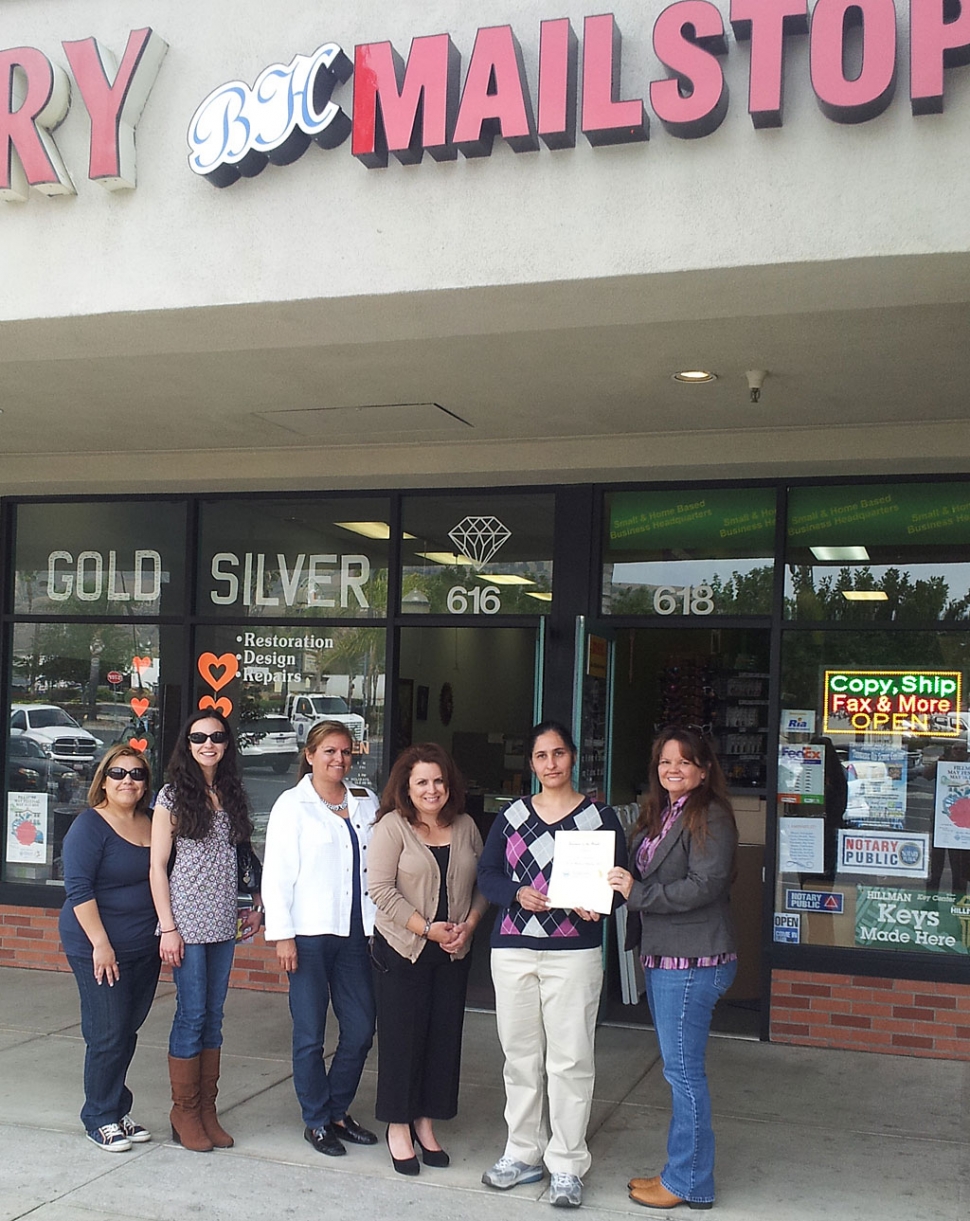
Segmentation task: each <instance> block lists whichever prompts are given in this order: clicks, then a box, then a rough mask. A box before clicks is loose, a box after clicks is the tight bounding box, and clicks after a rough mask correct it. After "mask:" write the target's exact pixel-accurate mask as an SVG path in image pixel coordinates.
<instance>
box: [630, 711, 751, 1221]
mask: <svg viewBox="0 0 970 1221" xmlns="http://www.w3.org/2000/svg"><path fill="white" fill-rule="evenodd" d="M737 843H738V832H737V827H736V826H735V822H734V813H733V811H732V809H731V801H730V798H729V797H728V793H727V784H726V781H725V779H724V773H723V772H722V771H721V766H720V764H719V763H718V760H717V756H716V755H715V754H714V752H713V750H712V749H711V745H710V743H709V742H708V741H707V739H706V738H702V737H700V736H699V735H698V734H697V733H695V732H694V731H693V730H690V729H684V728H682V727H679V726H671V727H669V728H667V729H665V730H663V732H662V733H661V734H660V736H659V737H658V738H657V740H656V742H654V746H653V754H652V756H651V759H650V787H649V790H648V792H647V795H646V799H645V801H644V803H643V807H642V813H641V816H640V820H639V822H638V823H637V826H636V829H635V831H634V834H633V841H632V844H631V847H630V868H629V870H627V869H621V868H616V869H612V870H610V873H609V875H608V877H609V882H610V885H611V886H612V887H613V889H614V890H617V891H619V892H620V894H622V895H623V896H624V897H625V898H626V901H627V911H628V912H629V913H630V922H629V925H628V932H627V949H633V948H634V947H635V946H636V945H637V943H638V942H639V949H640V959H641V962H642V963H643V968H644V976H645V979H646V984H647V1000H648V1001H649V1003H650V1012H651V1014H652V1016H653V1024H654V1028H655V1030H656V1032H657V1041H658V1042H659V1044H660V1054H661V1056H662V1058H663V1065H664V1077H665V1078H666V1079H667V1082H668V1083H669V1085H670V1091H671V1099H672V1115H671V1120H670V1129H669V1132H668V1136H667V1162H666V1165H665V1166H664V1168H663V1170H662V1171H661V1173H660V1174H658V1175H651V1176H650V1177H648V1178H636V1179H632V1180H631V1181H630V1184H629V1190H630V1199H631V1200H633V1201H634V1202H635V1203H637V1204H642V1205H644V1206H645V1207H646V1208H655V1209H668V1208H676V1207H677V1205H678V1204H687V1205H689V1206H690V1207H691V1208H695V1209H696V1208H701V1209H704V1208H710V1207H711V1205H712V1204H713V1202H714V1130H713V1128H712V1126H711V1098H710V1092H709V1090H708V1085H707V1072H706V1069H705V1065H704V1061H705V1056H706V1052H707V1039H708V1034H709V1033H710V1028H711V1015H712V1014H713V1012H714V1006H715V1005H716V1004H717V1002H718V1000H719V999H720V998H721V997H722V996H723V995H724V993H725V992H726V991H727V989H728V988H729V987H730V986H731V984H732V983H733V981H734V977H735V974H736V973H737V967H738V963H737V958H738V956H737V942H736V939H735V934H734V925H733V922H732V919H731V907H730V891H731V880H732V878H733V875H734V856H735V850H736V848H737ZM637 916H639V918H638V919H637V918H636V917H637Z"/></svg>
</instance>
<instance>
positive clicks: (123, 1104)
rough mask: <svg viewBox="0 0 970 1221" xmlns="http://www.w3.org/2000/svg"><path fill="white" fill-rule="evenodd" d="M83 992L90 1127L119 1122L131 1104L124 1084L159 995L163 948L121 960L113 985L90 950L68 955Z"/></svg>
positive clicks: (84, 1112) (85, 1116)
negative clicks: (98, 972) (99, 972)
mask: <svg viewBox="0 0 970 1221" xmlns="http://www.w3.org/2000/svg"><path fill="white" fill-rule="evenodd" d="M67 961H68V962H69V963H70V964H71V970H72V971H73V972H74V978H75V979H76V980H77V990H78V992H79V994H80V997H81V1033H82V1035H83V1036H84V1043H85V1052H84V1106H83V1107H82V1108H81V1123H83V1124H84V1127H85V1129H86V1130H87V1131H88V1132H93V1131H94V1130H95V1128H103V1127H104V1126H105V1124H109V1123H118V1122H119V1120H120V1119H122V1117H123V1116H125V1115H127V1114H128V1112H129V1111H130V1110H131V1090H129V1089H128V1086H127V1085H126V1084H125V1077H126V1076H127V1073H128V1066H129V1065H130V1064H131V1061H132V1057H133V1056H134V1054H135V1046H136V1044H137V1042H138V1030H139V1028H140V1027H141V1024H142V1022H144V1020H145V1018H146V1017H147V1016H148V1011H149V1010H150V1009H151V1007H152V1001H153V1000H154V999H155V985H156V984H157V983H158V972H159V968H160V967H161V965H162V962H161V959H160V958H159V956H158V950H152V951H151V953H150V954H143V955H141V956H140V957H138V958H131V959H128V960H126V961H124V962H119V963H118V982H117V983H116V984H115V985H114V986H113V987H109V986H108V984H106V983H105V984H99V983H98V981H97V980H96V979H95V978H94V967H93V961H92V959H91V957H90V955H88V956H87V957H84V958H80V957H77V958H76V957H74V956H73V955H68V959H67Z"/></svg>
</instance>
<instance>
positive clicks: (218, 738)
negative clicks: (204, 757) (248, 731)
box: [188, 729, 229, 746]
mask: <svg viewBox="0 0 970 1221" xmlns="http://www.w3.org/2000/svg"><path fill="white" fill-rule="evenodd" d="M188 737H189V741H190V742H194V743H195V745H196V746H201V745H202V743H203V742H209V741H212V742H215V744H216V745H217V746H221V745H222V743H223V742H228V741H229V735H228V734H227V733H226V731H225V730H224V729H217V730H216V731H215V733H203V732H202V730H201V729H196V730H193V732H192V733H190V734H189V735H188Z"/></svg>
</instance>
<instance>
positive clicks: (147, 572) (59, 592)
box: [47, 547, 162, 602]
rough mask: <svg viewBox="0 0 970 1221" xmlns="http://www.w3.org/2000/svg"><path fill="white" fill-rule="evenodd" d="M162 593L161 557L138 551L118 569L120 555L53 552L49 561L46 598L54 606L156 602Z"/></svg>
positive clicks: (149, 549) (141, 549) (148, 549)
mask: <svg viewBox="0 0 970 1221" xmlns="http://www.w3.org/2000/svg"><path fill="white" fill-rule="evenodd" d="M161 592H162V557H161V555H160V554H159V553H158V552H157V551H154V550H152V549H151V548H147V547H146V548H139V549H138V550H136V551H135V553H134V556H133V558H132V560H131V561H126V560H123V561H122V564H121V565H120V566H119V563H118V552H117V551H113V550H111V551H109V552H108V554H107V556H105V554H104V553H103V552H101V551H79V552H78V554H77V557H76V558H75V556H74V555H72V554H71V552H70V551H52V552H51V553H50V554H49V555H48V557H47V596H48V597H49V598H50V600H51V601H52V602H67V601H68V600H69V599H70V598H72V597H74V598H77V599H79V600H80V601H81V602H101V601H102V600H104V601H106V602H155V601H157V600H158V598H159V597H160V595H161Z"/></svg>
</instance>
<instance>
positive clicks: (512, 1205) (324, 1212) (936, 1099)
mask: <svg viewBox="0 0 970 1221" xmlns="http://www.w3.org/2000/svg"><path fill="white" fill-rule="evenodd" d="M173 991H174V990H173V988H172V987H171V985H163V986H161V987H160V988H159V993H158V996H157V998H156V1002H155V1005H154V1008H153V1011H152V1013H151V1015H150V1017H149V1019H148V1022H147V1023H146V1025H145V1027H144V1029H143V1031H142V1036H141V1040H140V1044H139V1050H138V1054H137V1056H136V1057H135V1063H134V1066H133V1070H132V1075H131V1078H130V1084H131V1086H132V1089H133V1090H134V1092H135V1099H136V1103H135V1114H136V1117H137V1118H138V1119H139V1120H140V1122H142V1123H144V1124H146V1125H148V1126H149V1127H150V1128H151V1129H152V1130H153V1132H154V1133H155V1139H154V1140H153V1141H152V1142H151V1143H150V1144H147V1145H141V1146H136V1147H135V1149H134V1150H132V1152H130V1153H127V1154H108V1153H104V1152H103V1151H101V1150H99V1149H96V1148H95V1147H94V1146H93V1145H92V1144H91V1143H90V1142H89V1141H87V1140H86V1139H85V1138H84V1135H83V1132H82V1130H81V1127H80V1123H79V1121H78V1118H77V1112H78V1109H79V1107H80V1103H81V1068H82V1059H83V1053H84V1044H83V1042H82V1040H81V1037H80V1029H79V1024H78V1004H77V991H76V987H75V984H74V979H73V977H72V976H71V975H58V974H54V973H49V972H42V971H25V970H16V969H11V968H3V969H0V1099H2V1103H0V1138H2V1140H3V1158H2V1166H3V1168H2V1170H0V1221H13V1219H14V1218H20V1217H27V1216H29V1217H30V1218H31V1221H136V1219H137V1221H145V1219H146V1218H151V1219H153V1221H182V1219H184V1218H189V1217H205V1218H207V1219H211V1221H230V1219H232V1221H263V1219H264V1218H267V1219H268V1218H272V1219H273V1221H280V1219H286V1218H294V1219H296V1221H301V1219H303V1218H307V1219H310V1218H314V1219H316V1218H320V1217H326V1218H334V1219H335V1221H336V1219H337V1218H340V1219H347V1221H350V1218H353V1217H360V1218H364V1219H365V1221H385V1219H386V1221H392V1219H393V1221H397V1219H398V1218H401V1217H402V1216H411V1217H414V1218H420V1221H439V1218H440V1219H441V1221H445V1219H451V1218H456V1217H458V1218H469V1219H470V1221H540V1219H541V1218H543V1217H546V1216H548V1215H549V1214H548V1213H547V1211H546V1210H547V1208H548V1204H547V1201H546V1196H545V1190H546V1186H547V1183H536V1184H532V1185H530V1186H526V1187H520V1188H516V1189H515V1190H513V1191H510V1192H506V1193H499V1192H495V1191H491V1190H489V1189H488V1188H485V1187H483V1186H482V1185H481V1182H480V1178H481V1174H482V1171H483V1170H484V1169H485V1167H486V1166H488V1165H489V1164H491V1162H492V1161H494V1160H495V1158H496V1157H498V1155H499V1154H500V1153H501V1152H502V1146H503V1140H504V1127H503V1123H502V1106H503V1091H502V1080H501V1055H500V1052H499V1048H498V1042H497V1039H496V1037H495V1023H494V1019H493V1018H492V1017H491V1016H490V1015H488V1014H469V1015H468V1020H467V1025H466V1033H465V1058H464V1069H463V1074H462V1078H463V1080H462V1109H461V1114H460V1115H459V1117H458V1119H456V1120H454V1121H453V1122H451V1123H448V1124H442V1125H441V1126H440V1135H441V1138H442V1143H443V1144H444V1145H445V1146H446V1147H447V1149H448V1150H449V1152H450V1153H451V1156H452V1165H451V1166H450V1167H449V1168H448V1169H446V1170H429V1169H427V1168H422V1172H421V1175H420V1177H419V1178H417V1179H405V1178H402V1177H401V1176H399V1175H396V1174H394V1172H393V1170H392V1169H391V1166H390V1162H389V1160H388V1156H387V1153H386V1150H385V1149H384V1148H383V1145H381V1146H378V1147H377V1148H375V1149H350V1150H349V1151H348V1153H347V1156H346V1157H344V1158H341V1159H328V1158H324V1157H321V1156H320V1155H319V1154H317V1153H315V1152H314V1151H313V1149H312V1148H311V1147H310V1146H309V1145H308V1144H307V1143H306V1142H305V1141H304V1140H303V1138H302V1133H303V1126H302V1123H301V1121H300V1114H299V1109H298V1107H297V1104H296V1099H295V1097H294V1094H293V1086H292V1082H291V1080H290V1063H289V1039H290V1023H289V1013H288V1011H287V1006H286V998H285V996H281V995H279V994H270V993H256V992H241V991H234V992H231V993H230V996H229V1003H228V1007H227V1028H226V1045H225V1050H224V1059H223V1072H224V1075H223V1082H222V1086H223V1090H222V1096H221V1099H220V1103H221V1105H220V1110H221V1112H222V1113H223V1116H224V1118H225V1121H226V1125H227V1127H228V1128H229V1129H230V1131H231V1132H232V1133H233V1134H234V1136H235V1137H236V1142H237V1143H236V1147H235V1148H234V1149H231V1150H228V1151H225V1152H214V1153H210V1154H196V1153H187V1152H186V1151H184V1150H182V1149H180V1148H178V1147H176V1146H174V1145H172V1144H170V1143H169V1142H168V1141H167V1139H166V1137H167V1134H168V1123H167V1115H168V1106H169V1102H168V1080H167V1070H166V1061H165V1054H166V1042H167V1036H168V1028H169V1024H170V1021H171V1016H172V1010H173V1004H174V998H173ZM597 1065H598V1067H597V1080H596V1099H595V1103H594V1107H593V1118H592V1125H591V1129H590V1146H591V1149H592V1153H593V1167H592V1170H591V1171H590V1172H589V1174H588V1175H587V1177H586V1203H585V1206H584V1210H583V1213H582V1214H581V1215H583V1216H586V1217H587V1218H590V1219H592V1218H596V1217H601V1218H606V1217H608V1216H609V1217H616V1216H618V1215H620V1214H623V1215H626V1216H636V1217H638V1218H640V1219H641V1221H642V1219H644V1218H646V1217H649V1216H658V1215H660V1214H657V1213H654V1212H653V1211H652V1210H648V1209H642V1208H639V1207H638V1206H636V1205H634V1204H632V1203H631V1202H630V1201H629V1200H628V1199H627V1194H626V1181H627V1179H628V1178H629V1177H630V1176H631V1175H633V1174H644V1173H647V1174H651V1173H655V1172H656V1171H657V1170H658V1169H659V1168H660V1166H661V1165H662V1161H663V1157H662V1155H663V1148H664V1140H665V1133H666V1125H667V1119H668V1115H669V1111H668V1095H667V1087H666V1084H665V1082H664V1080H663V1077H662V1075H661V1071H660V1065H659V1061H658V1057H657V1049H656V1043H655V1040H654V1038H653V1035H652V1032H649V1031H641V1030H625V1029H616V1028H604V1029H601V1030H600V1032H599V1035H598V1043H597ZM709 1065H710V1077H711V1087H712V1092H713V1096H714V1111H715V1121H714V1122H715V1130H716V1133H717V1138H718V1200H717V1204H716V1205H715V1209H716V1215H717V1216H718V1217H720V1218H723V1221H742V1219H743V1221H754V1219H756V1218H765V1219H766V1221H818V1219H819V1218H823V1217H824V1218H827V1219H829V1221H857V1219H858V1221H862V1219H866V1221H869V1219H872V1221H956V1219H957V1218H960V1219H961V1221H962V1219H964V1218H966V1216H967V1214H968V1211H970V1157H968V1147H970V1139H968V1124H967V1115H968V1101H970V1100H968V1072H970V1065H968V1064H965V1063H950V1062H942V1061H936V1060H925V1059H920V1060H917V1059H908V1058H903V1057H897V1056H880V1055H864V1054H860V1053H855V1052H835V1051H818V1050H815V1049H801V1048H792V1047H785V1046H772V1045H766V1044H758V1043H753V1042H745V1041H739V1040H735V1039H724V1038H716V1039H714V1040H712V1042H711V1048H710V1055H709ZM375 1069H376V1056H373V1055H372V1058H371V1061H370V1063H369V1065H368V1069H367V1071H366V1072H365V1075H364V1081H363V1083H362V1086H361V1090H360V1094H359V1096H358V1100H357V1104H356V1106H355V1107H354V1114H355V1116H356V1118H358V1119H359V1120H361V1121H362V1122H363V1123H364V1124H365V1125H369V1124H370V1123H371V1122H372V1121H373V1101H374V1086H375ZM556 1215H561V1214H559V1213H557V1214H556ZM674 1215H675V1216H680V1215H684V1216H687V1215H692V1214H689V1213H688V1210H686V1209H680V1210H677V1211H675V1213H674Z"/></svg>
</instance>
